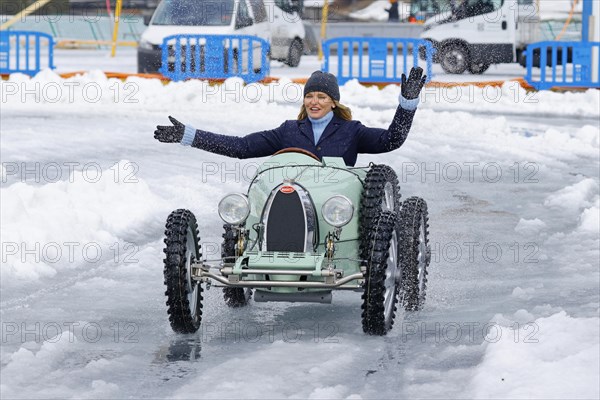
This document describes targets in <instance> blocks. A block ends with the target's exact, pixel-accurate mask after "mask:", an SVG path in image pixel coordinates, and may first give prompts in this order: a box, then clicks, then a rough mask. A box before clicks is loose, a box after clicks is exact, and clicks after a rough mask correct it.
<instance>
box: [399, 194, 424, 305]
mask: <svg viewBox="0 0 600 400" xmlns="http://www.w3.org/2000/svg"><path fill="white" fill-rule="evenodd" d="M399 226H400V236H399V237H400V251H399V253H400V264H401V266H402V285H401V292H400V299H401V300H400V301H401V305H402V306H403V307H404V308H405V310H407V311H418V310H420V309H421V308H422V307H423V304H424V303H425V289H426V287H427V267H428V266H429V262H430V260H431V249H430V248H429V216H428V213H427V203H426V202H425V200H423V199H421V198H420V197H409V198H408V199H406V200H405V201H404V202H403V203H402V210H401V211H400V218H399Z"/></svg>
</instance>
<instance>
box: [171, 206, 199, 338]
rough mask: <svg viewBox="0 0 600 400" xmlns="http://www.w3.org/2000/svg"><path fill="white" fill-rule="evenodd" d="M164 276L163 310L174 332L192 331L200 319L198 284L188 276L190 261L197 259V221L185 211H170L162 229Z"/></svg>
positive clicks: (195, 329)
mask: <svg viewBox="0 0 600 400" xmlns="http://www.w3.org/2000/svg"><path fill="white" fill-rule="evenodd" d="M165 236H166V237H165V240H164V242H165V244H166V247H165V249H164V253H165V255H166V257H165V259H164V265H165V268H164V276H165V285H166V286H167V291H166V292H165V295H166V296H167V312H168V313H169V321H170V322H171V328H173V330H174V331H175V332H177V333H194V332H196V331H197V330H198V328H199V327H200V321H201V319H202V290H203V289H202V286H201V285H200V284H199V283H198V282H197V281H195V280H193V279H192V277H191V264H192V263H193V262H194V261H196V260H199V259H200V246H199V244H198V224H197V223H196V217H194V214H192V213H191V212H190V211H189V210H183V209H179V210H176V211H173V212H172V213H171V215H169V218H167V225H166V230H165Z"/></svg>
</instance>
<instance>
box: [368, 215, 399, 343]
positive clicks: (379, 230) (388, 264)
mask: <svg viewBox="0 0 600 400" xmlns="http://www.w3.org/2000/svg"><path fill="white" fill-rule="evenodd" d="M397 227H398V223H397V215H396V213H394V212H389V211H383V212H382V213H381V214H380V215H379V217H377V218H376V219H375V221H374V223H373V226H372V228H371V230H370V232H369V233H368V241H369V243H370V246H369V256H368V258H367V273H366V276H365V291H364V293H363V296H362V298H363V305H362V310H363V311H362V326H363V331H364V332H365V333H367V334H369V335H385V334H386V333H387V332H388V331H389V330H390V329H391V328H392V325H393V324H394V317H395V315H396V302H397V300H398V290H399V277H400V275H401V270H400V266H399V262H398V261H399V260H398V232H397Z"/></svg>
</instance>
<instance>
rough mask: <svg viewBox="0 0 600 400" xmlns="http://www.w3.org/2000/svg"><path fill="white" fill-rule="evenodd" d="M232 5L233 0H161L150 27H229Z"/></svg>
mask: <svg viewBox="0 0 600 400" xmlns="http://www.w3.org/2000/svg"><path fill="white" fill-rule="evenodd" d="M233 4H234V0H162V1H161V2H160V4H159V5H158V7H157V8H156V11H155V12H154V18H153V19H152V25H185V26H195V25H199V26H224V25H230V24H231V18H232V15H233Z"/></svg>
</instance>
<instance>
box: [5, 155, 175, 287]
mask: <svg viewBox="0 0 600 400" xmlns="http://www.w3.org/2000/svg"><path fill="white" fill-rule="evenodd" d="M129 164H130V163H129V162H128V161H126V160H124V161H121V162H119V163H117V164H115V165H114V166H113V167H111V169H109V170H105V171H100V170H97V169H93V170H89V169H88V170H73V171H72V172H71V174H70V176H69V178H68V179H67V180H63V181H58V182H53V183H47V184H44V185H41V186H40V185H34V184H29V183H26V182H18V183H15V184H13V185H10V186H8V187H3V188H1V189H0V196H1V198H2V208H1V219H2V228H1V232H2V242H3V243H2V258H3V260H2V263H3V265H2V284H3V285H5V284H9V282H11V281H13V279H16V280H24V281H31V280H36V279H38V278H41V277H49V276H53V275H55V274H56V273H57V271H58V270H61V269H66V270H68V269H72V268H78V267H81V266H82V265H87V266H88V267H92V266H95V265H99V264H100V263H102V262H104V261H107V260H114V261H115V262H116V263H118V262H120V261H122V259H123V257H124V256H126V255H127V254H131V252H132V251H133V249H134V248H135V246H137V245H136V244H135V243H139V242H140V241H142V242H143V240H144V239H145V238H146V235H148V234H149V233H148V232H147V231H148V230H150V232H151V233H154V232H152V231H151V229H155V228H157V224H162V219H163V217H164V215H166V209H167V206H166V205H165V203H164V201H163V200H162V199H161V198H159V197H157V196H156V195H154V194H153V193H152V192H151V191H150V189H149V187H148V185H147V184H146V182H144V181H143V180H141V179H139V178H131V179H126V177H127V175H126V174H125V173H123V172H126V171H128V170H129V168H128V167H129ZM118 171H121V174H118V173H117V172H118ZM149 227H150V228H149ZM115 265H116V264H115ZM12 283H13V284H14V283H16V282H12Z"/></svg>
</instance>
